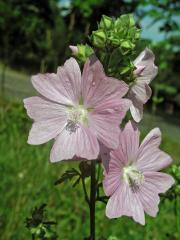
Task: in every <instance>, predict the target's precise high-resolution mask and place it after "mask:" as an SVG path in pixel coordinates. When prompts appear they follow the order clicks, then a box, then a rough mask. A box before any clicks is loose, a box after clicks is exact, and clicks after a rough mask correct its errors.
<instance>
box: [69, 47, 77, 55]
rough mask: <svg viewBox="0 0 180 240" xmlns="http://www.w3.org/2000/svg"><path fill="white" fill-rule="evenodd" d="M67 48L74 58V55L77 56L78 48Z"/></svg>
mask: <svg viewBox="0 0 180 240" xmlns="http://www.w3.org/2000/svg"><path fill="white" fill-rule="evenodd" d="M69 48H70V49H71V51H72V54H73V55H74V56H76V55H77V54H78V47H77V46H72V45H70V46H69Z"/></svg>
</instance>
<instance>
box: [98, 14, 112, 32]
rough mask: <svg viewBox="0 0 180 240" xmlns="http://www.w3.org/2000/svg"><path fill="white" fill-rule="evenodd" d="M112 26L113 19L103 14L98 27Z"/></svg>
mask: <svg viewBox="0 0 180 240" xmlns="http://www.w3.org/2000/svg"><path fill="white" fill-rule="evenodd" d="M112 26H113V19H112V18H110V17H108V16H105V15H103V16H102V18H101V21H100V24H99V28H101V29H103V30H109V29H111V28H112Z"/></svg>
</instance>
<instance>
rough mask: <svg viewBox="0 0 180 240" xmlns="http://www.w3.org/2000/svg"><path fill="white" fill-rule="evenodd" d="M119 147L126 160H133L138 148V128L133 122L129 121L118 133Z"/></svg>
mask: <svg viewBox="0 0 180 240" xmlns="http://www.w3.org/2000/svg"><path fill="white" fill-rule="evenodd" d="M119 148H120V149H122V151H123V153H124V157H123V158H124V159H122V160H125V159H126V162H134V161H136V158H137V153H138V148H139V130H138V128H137V126H136V124H135V123H133V122H132V121H129V122H128V123H127V124H126V126H125V128H124V130H123V131H122V133H121V135H120V146H119Z"/></svg>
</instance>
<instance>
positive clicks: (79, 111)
mask: <svg viewBox="0 0 180 240" xmlns="http://www.w3.org/2000/svg"><path fill="white" fill-rule="evenodd" d="M67 115H68V121H67V125H66V130H67V131H69V132H70V133H72V132H76V130H77V129H78V127H79V123H81V124H83V125H87V123H88V110H87V109H86V108H85V107H84V106H83V105H78V106H76V107H70V108H69V109H68V113H67Z"/></svg>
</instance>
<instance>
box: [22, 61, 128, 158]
mask: <svg viewBox="0 0 180 240" xmlns="http://www.w3.org/2000/svg"><path fill="white" fill-rule="evenodd" d="M32 84H33V86H34V87H35V89H36V90H37V91H38V92H39V93H40V94H41V96H40V97H30V98H27V99H25V100H24V104H25V108H26V109H27V113H28V115H29V116H30V118H32V119H33V120H34V123H33V126H32V129H31V130H30V133H29V138H28V143H29V144H35V145H37V144H42V143H45V142H47V141H49V140H51V139H55V143H54V145H53V147H52V150H51V154H50V160H51V161H52V162H57V161H61V160H64V159H72V158H74V157H81V158H86V159H96V158H97V156H98V154H99V142H101V143H103V144H104V145H105V146H107V147H108V148H111V149H114V148H117V147H118V144H119V138H118V136H119V132H120V129H119V124H120V122H121V120H122V118H123V117H124V115H125V113H126V111H127V110H128V108H129V106H130V100H128V99H122V97H123V96H124V95H125V94H126V93H127V91H128V86H127V85H126V84H125V83H124V82H122V81H118V80H117V79H113V78H110V77H107V76H105V74H104V71H103V67H102V65H101V63H100V62H99V61H98V59H97V58H96V57H95V56H93V57H91V58H90V59H88V60H87V61H86V63H85V65H84V69H83V73H82V77H81V71H80V68H79V65H78V63H77V62H76V60H75V59H74V58H70V59H69V60H67V61H66V62H65V64H64V66H63V67H59V68H58V70H57V74H54V73H52V74H38V75H35V76H33V77H32Z"/></svg>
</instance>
